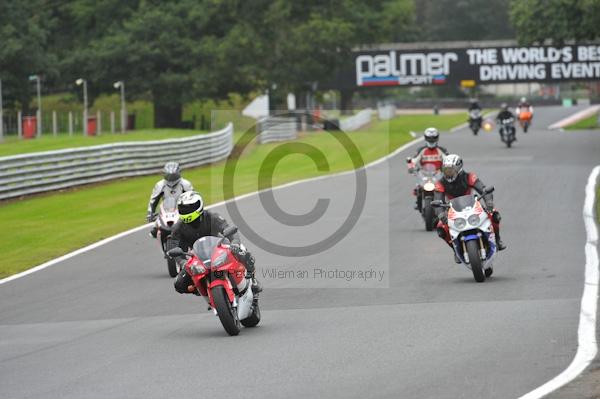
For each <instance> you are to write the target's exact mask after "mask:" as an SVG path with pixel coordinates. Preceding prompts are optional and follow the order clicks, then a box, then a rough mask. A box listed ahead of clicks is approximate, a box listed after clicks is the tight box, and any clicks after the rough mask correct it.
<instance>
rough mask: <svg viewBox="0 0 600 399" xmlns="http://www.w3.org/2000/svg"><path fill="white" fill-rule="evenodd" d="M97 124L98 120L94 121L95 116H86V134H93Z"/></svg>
mask: <svg viewBox="0 0 600 399" xmlns="http://www.w3.org/2000/svg"><path fill="white" fill-rule="evenodd" d="M97 125H98V122H97V121H96V117H95V116H88V122H87V134H88V136H95V135H96V127H97Z"/></svg>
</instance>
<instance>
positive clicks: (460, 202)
mask: <svg viewBox="0 0 600 399" xmlns="http://www.w3.org/2000/svg"><path fill="white" fill-rule="evenodd" d="M493 191H494V187H488V188H486V189H485V190H484V195H487V194H490V193H492V192H493ZM482 200H483V198H482V197H479V196H478V195H477V194H469V195H463V196H462V197H456V198H454V199H452V200H450V202H449V203H445V202H442V201H433V202H432V204H431V205H432V206H433V207H442V208H446V209H448V227H449V229H450V237H451V239H452V245H453V247H454V252H455V253H456V255H457V256H458V257H459V258H460V260H461V261H462V263H464V264H465V266H467V268H469V269H471V271H472V272H473V277H474V278H475V281H477V282H478V283H482V282H484V281H485V279H486V277H490V276H491V275H492V273H493V272H494V269H493V268H492V263H493V260H494V257H495V255H496V252H497V247H496V235H495V234H494V226H493V225H492V218H491V216H490V214H488V212H487V211H486V209H485V207H484V205H483V204H482Z"/></svg>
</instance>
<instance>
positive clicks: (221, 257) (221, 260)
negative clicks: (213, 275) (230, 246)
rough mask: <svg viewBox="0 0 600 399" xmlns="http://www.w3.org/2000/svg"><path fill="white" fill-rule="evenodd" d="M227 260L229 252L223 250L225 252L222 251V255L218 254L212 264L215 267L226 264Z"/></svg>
mask: <svg viewBox="0 0 600 399" xmlns="http://www.w3.org/2000/svg"><path fill="white" fill-rule="evenodd" d="M225 261H227V252H223V253H221V255H219V256H217V258H216V259H215V260H214V262H213V263H212V266H213V267H219V266H223V265H224V264H225Z"/></svg>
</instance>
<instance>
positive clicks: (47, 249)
mask: <svg viewBox="0 0 600 399" xmlns="http://www.w3.org/2000/svg"><path fill="white" fill-rule="evenodd" d="M464 120H465V115H464V114H456V115H440V116H432V115H415V116H401V117H398V118H395V119H393V120H391V121H389V122H376V123H373V124H372V125H371V126H369V127H367V128H366V129H365V130H363V131H359V132H353V133H349V134H348V136H349V137H350V138H351V139H352V142H353V143H354V144H355V145H356V147H357V151H358V152H359V153H360V154H361V156H362V157H363V159H364V162H365V163H368V162H370V161H373V160H375V159H377V158H380V157H381V156H383V155H385V154H387V153H389V152H390V151H393V150H394V149H396V148H397V147H399V146H400V145H402V144H404V143H406V142H408V141H410V140H411V138H412V137H411V136H410V134H409V133H408V132H409V131H411V130H412V131H422V130H423V129H425V128H426V127H429V126H436V127H438V128H439V129H448V128H450V127H452V126H456V125H458V124H460V123H462V122H464ZM340 134H342V133H337V135H340ZM241 137H242V134H241V133H239V132H238V133H236V140H238V141H239V140H240V138H241ZM296 142H302V143H307V144H311V145H313V146H315V147H317V148H318V149H320V150H321V151H322V153H323V154H325V155H326V158H327V161H328V163H329V166H330V169H329V171H324V172H320V171H318V170H317V169H316V166H315V165H314V163H313V161H312V160H310V159H309V158H308V157H306V156H304V155H297V154H296V155H290V156H287V157H285V158H283V159H282V160H281V162H279V163H278V164H277V165H276V167H275V166H274V165H271V166H273V167H274V171H275V173H274V176H273V185H280V184H283V183H286V182H290V181H294V180H298V179H303V178H308V177H313V176H318V175H322V174H327V173H333V172H337V171H342V170H349V169H351V168H352V167H353V166H352V161H351V158H350V157H349V156H348V154H347V153H346V151H345V150H344V149H343V148H342V147H341V146H340V144H339V143H338V141H337V140H336V138H335V135H332V134H328V133H324V132H316V133H306V134H303V135H302V137H301V138H300V139H299V140H297V141H294V142H292V143H296ZM442 143H443V136H442ZM280 145H281V143H273V144H266V145H256V144H254V143H253V142H252V143H251V144H250V145H249V146H248V147H247V150H246V151H244V153H243V154H242V155H241V157H240V158H239V161H238V165H237V170H236V174H235V179H234V192H235V195H240V194H243V193H248V192H252V191H256V190H257V189H258V188H259V187H260V186H261V185H262V184H265V182H264V181H263V182H259V181H258V178H257V176H258V170H259V168H260V167H261V165H262V164H263V161H264V159H265V157H266V156H267V155H268V154H269V153H270V152H271V151H272V150H273V149H274V148H277V147H279V146H280ZM353 155H356V153H354V154H353ZM224 166H225V162H220V163H218V164H214V165H211V166H207V167H200V168H196V169H192V170H186V171H185V172H184V176H185V177H186V178H188V179H190V180H191V181H192V183H193V184H194V186H195V187H196V189H197V190H199V191H200V192H201V193H202V194H203V196H204V198H205V200H206V202H207V203H208V204H210V203H215V202H218V201H221V200H223V199H224V190H223V183H222V182H223V172H224ZM159 178H160V176H158V175H154V176H146V177H139V178H132V179H126V180H119V181H114V182H110V183H106V184H100V185H96V186H91V187H80V188H78V189H73V190H68V191H65V192H63V193H60V194H56V193H55V194H49V195H43V196H38V197H33V198H28V199H24V200H19V201H12V202H8V203H5V204H3V205H2V206H0V220H2V221H3V222H2V223H3V226H5V227H6V226H13V227H12V228H4V229H2V231H1V232H0V242H1V243H2V254H3V256H2V257H1V258H0V277H3V276H8V275H11V274H14V273H17V272H19V271H22V270H26V269H28V268H30V267H32V266H35V265H37V264H40V263H43V262H45V261H47V260H49V259H52V258H55V257H57V256H60V255H63V254H65V253H68V252H70V251H73V250H75V249H77V248H81V247H83V246H85V245H88V244H91V243H93V242H96V241H98V240H101V239H103V238H106V237H109V236H111V235H114V234H116V233H119V232H121V231H124V230H126V229H129V228H132V227H135V226H139V225H140V224H142V223H143V222H144V217H145V213H146V205H147V201H148V196H149V194H150V191H151V189H152V187H153V185H154V183H155V182H156V181H157V180H158V179H159Z"/></svg>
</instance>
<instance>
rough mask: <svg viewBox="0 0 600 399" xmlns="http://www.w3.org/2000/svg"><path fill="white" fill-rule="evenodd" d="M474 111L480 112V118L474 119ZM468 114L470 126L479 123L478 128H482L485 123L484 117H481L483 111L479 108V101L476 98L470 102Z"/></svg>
mask: <svg viewBox="0 0 600 399" xmlns="http://www.w3.org/2000/svg"><path fill="white" fill-rule="evenodd" d="M473 111H479V116H478V117H476V118H474V117H473V116H472V115H471V113H472V112H473ZM467 112H468V113H469V119H468V122H469V126H471V125H472V123H473V122H477V126H478V127H479V128H481V124H482V122H483V117H482V116H481V112H482V111H481V107H480V106H479V103H478V102H477V99H475V98H471V99H470V100H469V109H468V110H467Z"/></svg>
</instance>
